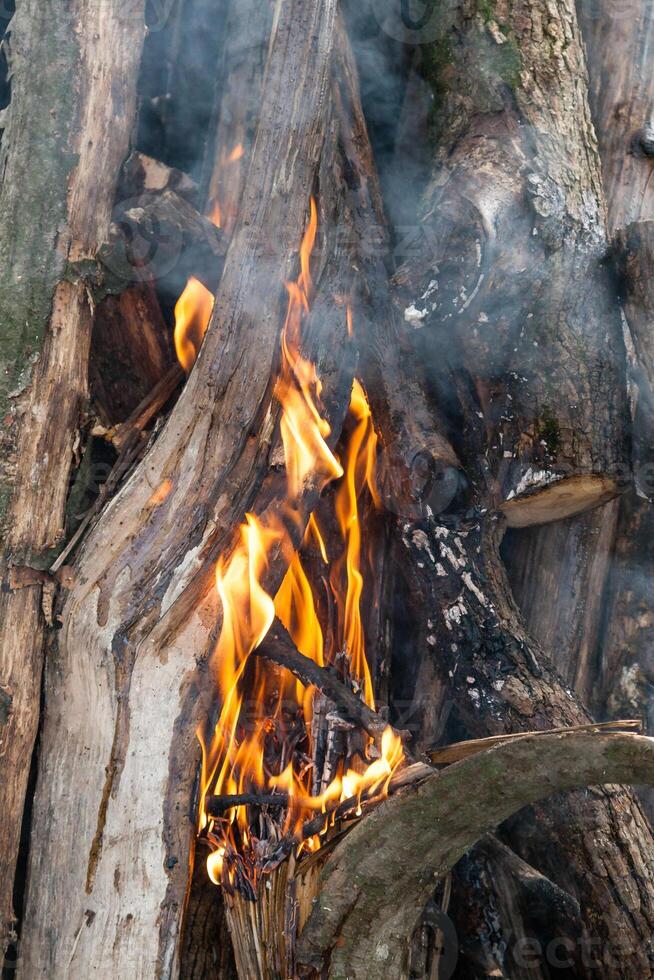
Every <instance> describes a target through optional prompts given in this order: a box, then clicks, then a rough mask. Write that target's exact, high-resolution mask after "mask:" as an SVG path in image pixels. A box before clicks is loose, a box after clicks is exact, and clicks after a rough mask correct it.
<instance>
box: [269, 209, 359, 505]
mask: <svg viewBox="0 0 654 980" xmlns="http://www.w3.org/2000/svg"><path fill="white" fill-rule="evenodd" d="M317 231H318V209H317V207H316V202H315V200H314V199H313V197H312V198H311V213H310V218H309V225H308V227H307V230H306V232H305V234H304V238H303V239H302V245H301V246H300V270H301V271H300V277H299V279H298V280H297V282H295V283H286V289H287V292H288V308H287V311H286V321H285V323H284V329H283V331H282V363H281V370H280V376H279V379H278V381H277V384H276V385H275V396H276V397H277V399H278V401H279V402H280V404H281V405H282V407H283V410H284V411H283V415H282V421H281V433H282V442H283V444H284V455H285V459H286V474H287V479H288V492H289V496H290V497H291V498H297V497H298V496H299V495H300V493H301V492H302V490H303V488H304V485H305V482H306V481H307V479H308V477H309V476H312V477H314V478H315V477H321V478H322V479H323V480H334V479H338V478H339V477H340V476H342V473H343V469H342V467H341V464H340V463H339V461H338V460H337V459H336V457H335V456H334V454H333V453H332V451H331V450H330V449H329V447H328V445H327V443H326V441H325V440H326V439H327V437H328V436H329V434H330V432H331V429H330V426H329V423H328V422H327V421H326V420H325V419H323V418H322V416H321V415H320V412H319V410H318V404H319V402H320V395H321V393H322V384H321V382H320V379H319V378H318V374H317V371H316V368H315V365H314V364H313V363H312V362H311V361H309V360H307V359H306V358H305V357H303V356H302V354H301V352H300V344H301V323H302V317H303V314H305V313H308V312H309V305H310V302H311V294H312V292H313V282H312V279H311V265H310V259H311V253H312V251H313V247H314V245H315V241H316V234H317Z"/></svg>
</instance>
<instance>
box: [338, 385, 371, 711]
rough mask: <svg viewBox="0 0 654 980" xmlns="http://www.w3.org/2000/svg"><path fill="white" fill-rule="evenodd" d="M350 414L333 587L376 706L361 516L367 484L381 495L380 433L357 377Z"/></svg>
mask: <svg viewBox="0 0 654 980" xmlns="http://www.w3.org/2000/svg"><path fill="white" fill-rule="evenodd" d="M350 415H351V416H352V418H353V419H354V420H355V427H354V431H353V433H352V436H351V439H350V444H349V452H348V458H347V462H346V467H345V478H344V480H343V482H342V484H341V486H340V488H339V490H338V493H337V495H336V517H337V520H338V525H339V528H340V530H341V534H342V535H343V540H344V541H345V554H344V557H343V559H342V560H341V561H339V562H337V563H336V564H335V566H334V570H333V574H332V588H333V589H334V592H335V594H336V598H337V601H338V600H339V599H340V605H341V618H342V641H343V648H344V649H345V650H346V651H347V654H348V657H349V663H350V671H351V674H352V676H353V677H354V679H355V680H356V681H357V682H358V683H359V685H360V686H361V687H362V689H363V693H364V697H365V701H366V704H368V705H369V706H370V707H371V708H374V706H375V698H374V691H373V685H372V677H371V675H370V668H369V666H368V661H367V659H366V651H365V640H364V633H363V624H362V622H361V594H362V591H363V576H362V574H361V521H360V517H359V497H360V495H361V492H362V490H363V488H364V486H366V485H367V486H368V488H369V489H370V492H371V494H372V497H373V500H374V501H375V503H377V504H379V495H378V492H377V488H376V484H375V478H374V474H375V464H376V458H377V435H376V433H375V430H374V426H373V424H372V415H371V412H370V408H369V406H368V402H367V400H366V396H365V394H364V391H363V388H362V387H361V385H360V383H359V382H358V381H357V380H355V382H354V385H353V388H352V399H351V402H350ZM343 566H344V568H345V578H346V582H347V585H346V588H345V598H344V601H343V596H342V592H343V590H342V585H341V579H342V576H343Z"/></svg>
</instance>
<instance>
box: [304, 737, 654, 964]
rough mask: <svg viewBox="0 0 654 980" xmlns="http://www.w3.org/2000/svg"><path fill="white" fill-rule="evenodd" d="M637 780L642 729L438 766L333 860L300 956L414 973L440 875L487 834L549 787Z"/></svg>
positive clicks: (647, 747) (357, 831)
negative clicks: (416, 942)
mask: <svg viewBox="0 0 654 980" xmlns="http://www.w3.org/2000/svg"><path fill="white" fill-rule="evenodd" d="M632 778H636V779H637V780H639V781H643V782H648V781H650V780H652V779H653V778H654V749H653V747H652V743H651V741H650V740H649V739H646V738H643V737H642V736H638V735H615V736H593V735H548V736H543V737H542V738H539V739H530V738H529V736H526V737H525V738H524V739H518V740H517V741H516V742H513V743H511V744H509V745H504V746H499V747H496V748H495V749H490V750H488V751H487V752H483V753H481V754H479V755H477V756H474V757H473V758H471V759H468V760H466V761H464V762H459V763H456V764H455V765H453V766H451V767H449V768H448V769H446V770H445V771H444V772H441V773H437V774H434V775H433V776H431V777H429V778H428V779H426V780H425V781H424V782H423V783H422V784H421V785H420V786H418V787H417V788H416V789H415V790H413V792H412V793H411V795H410V796H408V797H405V796H402V795H398V796H395V797H391V798H389V799H388V800H386V801H385V802H383V803H382V804H380V806H379V807H378V808H377V809H376V810H375V812H374V813H372V814H370V815H368V816H366V818H365V819H364V820H362V821H361V822H360V823H359V824H358V826H356V827H355V828H354V829H353V830H352V831H350V833H349V834H347V836H346V837H345V838H344V840H343V841H342V842H341V843H340V844H338V845H337V846H336V848H335V850H334V853H333V854H332V855H331V856H330V858H329V860H328V861H327V864H326V866H325V868H324V870H323V871H322V874H321V879H320V890H319V893H318V899H317V902H316V903H315V905H314V908H313V911H312V913H311V915H310V917H309V920H308V922H307V924H306V926H305V928H304V930H303V932H302V934H301V937H300V945H299V949H298V957H299V962H300V963H306V964H308V965H310V966H312V967H313V968H314V969H315V970H316V971H320V970H321V969H325V968H326V967H327V969H328V975H329V976H330V977H334V978H338V980H340V978H343V980H345V978H347V977H351V978H358V977H362V978H363V977H369V976H370V975H371V969H374V975H375V976H378V977H380V978H386V977H388V978H389V980H390V978H395V977H398V976H403V975H405V971H406V965H407V954H408V949H407V937H408V936H410V934H411V932H412V929H413V927H414V926H415V924H416V922H417V921H418V918H419V916H420V913H421V912H422V909H423V908H424V906H425V904H426V902H427V901H428V899H429V898H430V896H431V894H432V893H433V891H434V886H435V882H436V881H437V879H438V878H439V877H441V876H443V875H444V874H446V873H447V871H449V870H450V869H451V868H452V866H453V865H454V864H455V862H456V861H457V860H458V859H459V857H461V856H462V855H463V854H464V853H465V852H466V851H467V850H468V849H469V848H470V847H471V846H472V845H473V844H474V843H475V842H476V841H477V840H479V838H480V837H481V836H482V835H483V834H484V833H486V832H487V831H489V830H491V829H493V828H494V827H495V826H496V825H497V824H498V823H500V822H502V821H503V820H505V819H506V818H507V817H508V816H510V815H511V813H513V812H515V811H516V810H518V809H520V807H522V806H524V805H525V803H527V802H535V801H536V800H539V799H542V798H543V796H546V795H547V794H549V793H556V792H560V791H561V790H564V789H566V790H569V789H573V788H576V787H580V786H586V785H588V784H591V783H595V782H597V780H598V779H601V780H607V781H610V782H614V781H615V782H624V781H625V780H631V779H632ZM500 786H501V787H502V790H501V792H498V787H500ZM353 867H356V869H357V873H356V876H353V875H352V872H351V869H352V868H353ZM389 880H391V881H393V889H394V898H395V900H394V902H393V908H392V910H389V902H388V881H389ZM643 962H645V956H644V951H643ZM634 975H636V974H634V973H632V974H631V976H634ZM639 975H640V974H639Z"/></svg>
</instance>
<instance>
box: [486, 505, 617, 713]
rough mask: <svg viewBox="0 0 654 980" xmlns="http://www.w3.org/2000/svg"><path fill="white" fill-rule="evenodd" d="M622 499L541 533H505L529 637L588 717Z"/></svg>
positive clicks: (511, 573) (511, 575) (596, 706)
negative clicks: (606, 590)
mask: <svg viewBox="0 0 654 980" xmlns="http://www.w3.org/2000/svg"><path fill="white" fill-rule="evenodd" d="M619 509H620V499H616V500H611V501H610V502H609V503H607V504H605V505H603V506H600V507H596V508H594V509H593V510H590V511H587V512H586V513H584V514H579V515H577V516H575V517H569V518H567V519H566V520H563V521H557V522H555V523H553V524H547V525H544V526H538V527H530V528H525V529H518V530H516V531H512V530H509V531H508V532H507V535H506V537H505V539H504V541H503V543H502V555H503V557H504V560H505V562H506V566H507V572H508V575H509V580H510V582H511V588H512V589H513V594H514V596H515V599H516V602H517V603H518V606H519V608H520V612H521V614H522V615H523V617H524V619H525V623H526V625H527V627H528V629H529V632H530V633H531V635H532V636H535V637H537V638H538V642H539V643H540V645H541V646H542V647H543V649H544V651H545V653H546V654H547V655H548V657H549V658H550V660H551V661H552V663H553V664H554V666H555V667H556V669H557V670H558V672H559V673H560V675H561V677H562V678H563V679H564V680H565V681H566V683H567V684H569V686H570V687H572V688H574V690H575V691H576V692H577V694H578V695H579V697H580V698H581V700H582V701H583V702H584V704H586V705H588V707H589V708H591V710H593V711H595V710H599V711H600V714H601V708H600V705H599V701H598V694H599V690H598V685H597V666H598V664H597V651H598V649H599V645H600V642H601V639H602V629H603V623H604V612H605V610H604V587H605V584H606V579H607V575H608V572H609V567H610V562H611V553H612V548H613V541H614V538H615V532H616V526H617V520H618V511H619Z"/></svg>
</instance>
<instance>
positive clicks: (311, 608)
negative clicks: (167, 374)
mask: <svg viewBox="0 0 654 980" xmlns="http://www.w3.org/2000/svg"><path fill="white" fill-rule="evenodd" d="M317 232H318V211H317V207H316V204H315V201H314V200H313V199H312V200H311V208H310V218H309V223H308V227H307V229H306V232H305V235H304V237H303V240H302V245H301V248H300V275H299V277H298V279H297V281H296V282H293V283H287V284H286V288H287V292H288V307H287V311H286V318H285V322H284V326H283V330H282V336H281V363H280V370H279V376H278V380H277V383H276V385H275V389H274V393H275V397H276V398H277V400H278V402H279V403H280V406H281V409H282V414H281V421H280V432H281V438H282V442H283V447H284V456H285V464H286V479H287V507H286V513H285V514H284V515H283V518H281V517H278V518H271V517H268V518H267V519H266V521H264V520H262V519H260V518H257V517H256V516H255V515H253V514H248V515H247V516H246V520H245V523H244V524H243V525H242V526H241V528H240V530H239V534H238V536H237V540H236V542H235V544H234V545H233V547H232V550H231V551H230V552H229V553H228V554H227V555H225V556H223V557H222V558H221V560H220V561H219V562H218V566H217V569H216V589H217V592H218V595H219V597H220V601H221V604H222V615H223V619H222V628H221V631H220V635H219V638H218V642H217V645H216V648H215V651H214V656H213V658H212V665H213V671H214V675H215V679H216V684H217V688H218V694H219V698H220V704H221V712H220V716H219V719H218V722H217V724H216V726H215V729H214V732H213V735H212V738H211V739H210V741H209V744H208V745H206V744H205V742H204V740H203V737H202V732H198V738H199V740H200V744H201V746H202V773H201V798H200V807H199V830H200V832H203V833H204V834H205V836H206V838H207V840H208V841H209V843H210V844H211V846H212V848H213V850H212V853H211V854H210V856H209V859H208V862H207V870H208V873H209V877H210V878H211V880H212V881H213V882H215V883H216V884H218V883H220V882H222V881H225V880H228V881H229V880H231V877H230V876H231V874H232V871H231V870H230V868H233V860H234V855H235V854H236V853H240V854H242V855H244V854H246V853H247V851H248V847H249V846H250V844H251V842H253V827H254V826H255V825H252V827H251V825H250V818H251V814H250V812H249V810H248V806H247V805H238V806H233V807H231V808H230V809H228V810H227V812H226V813H225V814H224V816H219V817H212V816H210V815H209V813H208V810H207V797H208V796H210V795H211V796H213V795H218V796H233V795H235V794H255V795H256V794H258V795H260V796H261V795H265V796H266V799H270V798H271V795H272V799H273V800H276V799H277V798H279V801H280V804H279V806H280V812H284V811H285V813H286V816H285V821H284V826H283V832H284V833H286V834H294V835H297V839H298V842H299V845H298V846H299V849H301V848H302V847H309V848H315V847H317V846H319V844H320V837H319V835H314V836H313V837H311V838H310V839H309V840H308V841H303V839H302V826H303V823H304V822H305V821H306V819H307V817H308V816H310V815H311V814H312V813H315V812H318V813H320V812H326V811H327V810H330V809H333V807H334V806H335V805H336V804H337V803H338V801H343V800H348V799H350V798H355V799H358V800H361V797H362V794H364V793H366V794H373V795H374V794H378V793H384V792H386V789H387V786H388V782H389V780H390V778H391V775H392V774H393V772H394V771H395V769H396V768H397V767H398V765H400V763H401V762H402V759H403V757H404V756H403V749H402V745H401V742H400V740H399V739H398V738H397V737H396V736H395V734H394V733H393V731H392V729H390V728H389V729H388V730H387V731H386V732H385V733H384V735H383V738H382V741H381V752H380V757H379V758H377V759H375V760H374V761H373V762H371V763H370V764H369V765H367V766H364V767H363V769H364V771H362V772H357V771H354V770H353V769H352V768H348V770H347V771H346V772H342V771H341V772H339V773H338V774H337V775H336V777H335V778H334V779H333V780H332V782H331V784H330V785H329V786H327V788H326V790H325V791H324V792H323V793H321V794H319V795H315V796H312V795H311V786H312V774H311V766H312V764H311V745H310V737H311V736H310V728H311V718H312V710H313V698H314V691H313V689H311V688H309V689H307V688H305V687H304V685H302V684H301V683H300V682H299V681H298V680H296V679H295V678H294V677H293V676H292V675H291V674H290V673H289V672H288V671H284V670H281V669H279V668H276V667H273V666H272V665H271V664H269V663H268V662H267V661H265V660H264V659H263V658H259V657H251V654H252V652H253V651H254V650H255V649H256V648H257V647H258V646H259V644H260V643H261V642H262V641H263V640H264V638H265V636H266V634H267V633H268V631H269V629H270V627H271V625H272V623H273V620H274V618H275V616H277V617H278V618H279V619H280V620H281V622H282V623H284V625H285V626H286V628H287V630H288V631H289V633H290V635H291V637H292V638H293V641H294V643H295V644H296V646H297V647H298V649H299V650H300V651H301V652H302V653H303V654H304V655H305V656H307V657H310V658H311V659H312V660H313V661H314V662H315V663H317V664H318V665H320V666H324V665H325V659H326V652H325V637H324V633H323V628H322V626H321V622H320V618H319V614H318V608H317V602H316V598H315V596H314V592H313V589H312V584H311V581H310V577H309V576H308V574H307V571H306V569H305V567H304V564H303V561H302V558H301V555H300V553H299V552H297V553H295V554H294V555H293V557H292V560H291V561H290V564H289V567H288V570H287V572H286V575H285V577H284V580H283V582H282V584H281V586H280V588H279V589H278V591H277V593H276V595H275V596H274V597H273V596H271V595H270V594H269V593H268V592H267V591H266V587H265V585H264V582H265V580H266V575H267V572H268V565H269V556H270V555H271V553H272V552H273V551H275V552H277V551H278V550H280V549H281V550H282V551H283V550H284V549H285V548H288V547H289V541H288V532H287V530H286V527H285V525H287V524H288V521H289V519H292V518H293V515H294V514H296V513H297V503H298V502H299V500H300V498H301V495H302V494H303V492H304V491H305V489H306V488H307V487H308V486H316V487H318V488H319V489H322V488H323V487H326V486H327V485H328V484H330V483H332V482H335V481H340V483H339V484H338V485H337V490H336V494H335V497H334V503H335V516H336V521H337V524H338V528H339V530H340V533H341V536H342V541H343V551H342V554H341V555H339V556H338V557H337V559H336V561H335V562H334V563H333V565H332V570H331V574H330V576H329V581H330V585H331V588H332V590H333V593H334V600H335V602H334V604H335V606H336V608H337V610H338V623H337V624H335V629H336V632H337V634H338V635H337V637H336V638H335V640H336V643H337V645H338V648H339V651H341V652H342V657H340V658H339V663H341V664H342V660H343V657H344V658H345V661H346V663H347V666H346V667H345V671H344V673H345V676H344V682H347V681H352V682H353V683H354V684H355V685H356V686H358V688H359V690H360V691H361V693H362V696H363V697H364V698H365V700H366V701H367V703H368V704H369V705H374V695H373V689H372V678H371V675H370V669H369V667H368V663H367V659H366V652H365V642H364V631H363V626H362V620H361V608H360V605H361V595H362V589H363V575H362V572H361V527H360V513H359V510H360V498H361V496H362V494H363V492H364V490H365V488H366V487H367V488H368V490H369V492H370V493H371V495H372V498H373V500H375V501H377V500H378V497H377V491H376V487H375V460H376V449H377V445H376V439H377V437H376V435H375V431H374V427H373V423H372V418H371V413H370V409H369V407H368V403H367V401H366V398H365V394H364V392H363V389H362V387H361V385H360V384H359V383H358V382H355V384H354V387H353V391H352V399H351V405H350V419H349V425H348V433H349V434H348V438H347V444H346V448H345V453H344V464H342V463H341V462H340V461H339V460H338V459H337V458H336V456H335V455H334V453H333V452H332V450H331V449H330V447H329V445H328V442H327V439H328V437H329V435H330V427H329V424H328V422H327V421H326V419H325V418H324V417H323V415H322V414H321V402H320V397H321V384H320V379H319V378H318V375H317V372H316V369H315V365H314V364H313V363H312V362H311V361H309V360H308V359H307V358H306V357H305V356H304V355H303V354H302V352H301V341H302V322H303V319H304V318H305V316H306V315H307V314H308V313H309V310H310V307H311V301H312V293H313V282H312V279H311V254H312V251H313V248H314V245H315V241H316V236H317ZM348 310H349V307H348ZM348 317H351V312H349V313H348ZM347 322H348V329H350V327H351V321H350V319H348V321H347ZM304 544H305V546H308V545H309V544H311V545H313V546H315V547H316V548H317V549H318V553H319V555H320V559H321V560H322V562H323V564H324V565H325V566H328V561H329V560H328V554H327V549H326V546H325V541H324V538H323V535H322V533H321V530H320V528H319V526H318V523H317V521H316V518H315V515H312V516H311V518H310V520H309V522H308V525H307V528H306V532H305V538H304ZM244 689H247V690H248V691H249V692H251V695H250V698H249V699H248V700H247V702H246V701H244V693H243V692H244ZM328 824H329V820H328V819H327V817H326V819H325V830H326V829H327V827H328ZM230 862H231V863H230Z"/></svg>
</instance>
